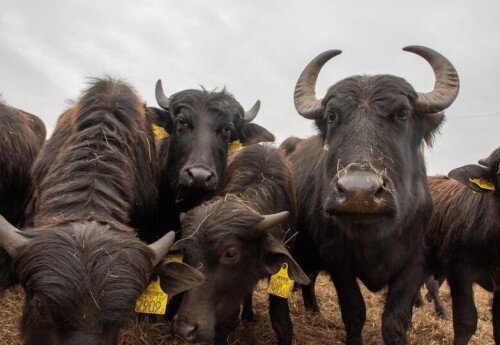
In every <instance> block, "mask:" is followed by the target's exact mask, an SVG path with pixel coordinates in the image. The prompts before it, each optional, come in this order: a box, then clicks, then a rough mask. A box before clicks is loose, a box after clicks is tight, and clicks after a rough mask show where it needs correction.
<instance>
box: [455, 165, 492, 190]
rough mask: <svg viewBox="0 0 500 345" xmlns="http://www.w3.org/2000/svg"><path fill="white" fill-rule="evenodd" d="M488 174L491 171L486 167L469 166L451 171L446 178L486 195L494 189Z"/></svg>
mask: <svg viewBox="0 0 500 345" xmlns="http://www.w3.org/2000/svg"><path fill="white" fill-rule="evenodd" d="M490 173H491V171H490V168H488V167H484V166H481V165H475V164H470V165H465V166H463V167H460V168H456V169H453V170H452V171H450V173H449V174H448V176H449V177H450V178H452V179H454V180H457V181H458V182H460V183H462V184H464V185H466V186H467V187H469V188H470V189H472V190H473V191H475V192H478V193H486V192H491V191H492V190H494V188H495V187H494V186H493V182H492V181H491V179H490ZM491 188H493V189H491Z"/></svg>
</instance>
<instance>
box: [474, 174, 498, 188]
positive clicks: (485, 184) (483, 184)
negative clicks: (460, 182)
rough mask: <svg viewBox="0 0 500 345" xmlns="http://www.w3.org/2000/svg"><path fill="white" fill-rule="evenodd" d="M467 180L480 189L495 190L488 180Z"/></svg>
mask: <svg viewBox="0 0 500 345" xmlns="http://www.w3.org/2000/svg"><path fill="white" fill-rule="evenodd" d="M469 180H470V181H471V182H472V183H474V184H475V185H477V186H478V187H479V188H481V189H486V190H495V186H494V185H493V183H491V181H490V180H487V179H485V178H472V177H471V178H469Z"/></svg>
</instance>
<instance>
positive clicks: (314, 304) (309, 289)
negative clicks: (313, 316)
mask: <svg viewBox="0 0 500 345" xmlns="http://www.w3.org/2000/svg"><path fill="white" fill-rule="evenodd" d="M308 277H309V280H310V281H311V282H310V283H309V285H301V286H300V288H301V290H302V299H303V300H304V307H305V309H306V310H307V311H310V312H314V313H319V305H318V301H317V300H316V290H315V288H314V287H315V284H316V278H318V272H312V273H309V274H308Z"/></svg>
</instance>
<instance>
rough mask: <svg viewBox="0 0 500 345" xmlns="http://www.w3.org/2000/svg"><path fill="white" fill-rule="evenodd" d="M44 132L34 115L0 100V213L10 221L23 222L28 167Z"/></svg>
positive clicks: (28, 193)
mask: <svg viewBox="0 0 500 345" xmlns="http://www.w3.org/2000/svg"><path fill="white" fill-rule="evenodd" d="M45 135H46V130H45V125H44V124H43V122H42V120H40V119H39V118H38V117H36V116H35V115H32V114H29V113H27V112H25V111H22V110H19V109H16V108H13V107H11V106H9V105H7V104H5V103H3V102H0V138H1V140H0V195H1V197H0V214H2V215H3V216H4V217H5V218H6V219H7V220H8V221H9V222H11V223H12V224H16V225H22V223H23V222H22V216H23V214H24V209H25V207H26V205H27V203H28V201H29V199H30V197H31V194H32V191H33V185H32V182H31V177H30V170H31V166H32V165H33V162H34V161H35V158H36V156H37V154H38V152H39V151H40V148H41V147H42V144H43V142H44V141H45Z"/></svg>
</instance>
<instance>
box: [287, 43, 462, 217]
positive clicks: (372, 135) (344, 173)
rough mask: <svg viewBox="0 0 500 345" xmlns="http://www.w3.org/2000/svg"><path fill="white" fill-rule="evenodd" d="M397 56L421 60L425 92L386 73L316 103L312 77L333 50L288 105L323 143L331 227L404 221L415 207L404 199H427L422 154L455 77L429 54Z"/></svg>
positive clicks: (340, 87) (302, 80) (417, 49)
mask: <svg viewBox="0 0 500 345" xmlns="http://www.w3.org/2000/svg"><path fill="white" fill-rule="evenodd" d="M404 50H406V51H409V52H413V53H415V54H417V55H420V56H421V57H423V58H424V59H426V60H427V61H428V62H429V64H430V65H431V67H432V68H433V70H434V74H435V78H436V81H435V86H434V89H433V90H432V91H431V92H428V93H419V92H416V91H415V90H414V89H413V87H412V86H411V85H410V84H409V83H408V82H406V81H405V80H404V79H402V78H399V77H395V76H392V75H375V76H353V77H350V78H346V79H344V80H341V81H339V82H337V83H336V84H334V85H333V86H331V87H330V88H329V89H328V91H327V93H326V95H325V97H324V98H322V99H317V98H316V94H315V84H316V80H317V77H318V74H319V71H320V70H321V68H322V66H323V65H324V64H325V63H326V62H327V61H328V60H330V59H331V58H333V57H334V56H336V55H338V54H340V53H341V52H340V51H339V50H330V51H326V52H324V53H321V54H320V55H318V56H317V57H316V58H314V59H313V60H312V61H311V62H310V63H309V64H308V65H307V67H306V68H305V69H304V71H303V72H302V74H301V75H300V77H299V79H298V81H297V85H296V87H295V95H294V100H295V107H296V109H297V111H298V112H299V114H300V115H302V116H303V117H305V118H307V119H313V120H315V121H316V125H317V127H318V128H319V131H320V134H321V137H322V139H323V143H324V146H323V159H324V167H323V173H324V181H325V188H324V190H325V193H324V196H323V208H324V210H325V212H326V213H327V214H328V215H329V216H332V217H334V219H335V220H337V221H340V222H343V221H348V222H352V221H354V222H357V223H365V222H370V223H371V222H373V221H379V220H382V219H386V220H387V219H391V218H394V217H396V216H400V217H401V216H402V217H404V216H405V215H406V214H408V212H409V210H410V208H411V207H413V206H414V205H412V199H411V198H414V197H416V198H418V197H419V196H420V197H421V198H420V199H422V198H426V191H425V189H422V188H425V187H422V185H423V184H422V181H424V180H423V179H425V166H424V162H423V156H422V150H421V149H422V147H423V143H424V142H425V141H428V142H429V141H430V139H431V138H432V136H433V133H435V131H436V129H437V128H438V127H439V126H440V124H441V122H442V120H443V118H444V114H443V113H442V111H443V110H444V109H446V108H447V107H448V106H450V105H451V103H452V102H453V101H454V100H455V98H456V96H457V94H458V90H459V79H458V74H457V72H456V70H455V68H454V67H453V66H452V64H451V63H450V62H449V61H448V60H447V59H446V58H445V57H444V56H442V55H440V54H439V53H437V52H435V51H433V50H432V49H429V48H426V47H421V46H409V47H406V48H404ZM427 194H428V193H427ZM422 196H423V197H422Z"/></svg>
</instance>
